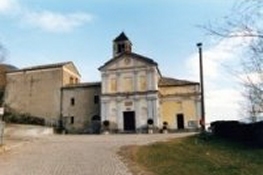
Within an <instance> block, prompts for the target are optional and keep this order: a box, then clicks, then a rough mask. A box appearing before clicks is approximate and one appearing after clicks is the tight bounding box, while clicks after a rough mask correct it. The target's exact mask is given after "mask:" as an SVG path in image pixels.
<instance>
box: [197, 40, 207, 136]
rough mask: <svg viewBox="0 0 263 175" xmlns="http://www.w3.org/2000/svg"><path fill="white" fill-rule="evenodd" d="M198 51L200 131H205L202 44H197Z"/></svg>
mask: <svg viewBox="0 0 263 175" xmlns="http://www.w3.org/2000/svg"><path fill="white" fill-rule="evenodd" d="M196 46H197V47H198V51H199V70H200V84H201V120H200V124H201V129H202V131H205V100H204V78H203V58H202V57H203V56H202V43H197V44H196Z"/></svg>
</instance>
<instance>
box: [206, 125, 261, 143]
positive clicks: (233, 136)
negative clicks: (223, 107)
mask: <svg viewBox="0 0 263 175" xmlns="http://www.w3.org/2000/svg"><path fill="white" fill-rule="evenodd" d="M211 129H212V133H213V135H215V136H218V137H222V138H226V139H230V140H235V141H239V142H243V143H249V144H250V145H254V146H263V137H262V135H263V121H262V122H257V123H250V124H245V123H240V122H238V121H216V122H213V123H211Z"/></svg>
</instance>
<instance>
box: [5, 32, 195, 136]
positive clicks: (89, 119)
mask: <svg viewBox="0 0 263 175" xmlns="http://www.w3.org/2000/svg"><path fill="white" fill-rule="evenodd" d="M112 52H113V53H112V55H113V56H112V58H111V59H109V60H108V61H106V62H105V63H104V64H102V66H101V67H99V68H98V69H99V71H100V73H101V81H100V82H85V83H82V82H80V78H81V76H80V73H79V72H78V70H77V68H76V67H75V66H74V64H73V63H72V62H65V63H57V64H50V65H42V66H34V67H30V68H25V69H17V70H12V71H9V72H7V73H6V86H5V95H4V104H5V106H6V108H7V109H8V110H9V111H10V112H12V113H16V114H28V115H32V116H36V117H40V118H44V119H45V121H46V123H47V124H51V125H57V124H58V121H62V124H63V126H64V128H65V129H66V130H67V131H68V132H77V133H80V132H88V133H98V132H100V129H101V128H100V124H101V123H102V122H103V121H105V120H108V121H109V122H110V129H111V130H112V131H116V132H141V131H143V130H144V129H145V128H146V127H147V121H148V120H149V119H151V120H153V123H154V126H155V127H156V128H162V126H163V123H164V122H166V123H168V128H169V129H171V130H177V129H196V128H199V124H198V123H199V119H200V112H199V108H200V93H199V92H200V88H199V83H197V82H191V81H187V80H179V79H175V78H170V77H166V76H163V75H162V74H161V71H160V70H159V68H158V63H157V62H155V61H154V60H153V59H152V58H148V57H146V56H143V55H140V54H137V53H134V52H133V51H132V43H131V41H130V40H129V39H128V37H127V36H126V35H125V34H124V33H123V32H122V33H121V34H120V35H119V36H118V37H116V38H115V39H114V40H113V43H112Z"/></svg>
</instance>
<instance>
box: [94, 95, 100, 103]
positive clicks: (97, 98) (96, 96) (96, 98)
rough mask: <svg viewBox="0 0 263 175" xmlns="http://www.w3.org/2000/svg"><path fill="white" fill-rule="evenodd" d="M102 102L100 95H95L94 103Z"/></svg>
mask: <svg viewBox="0 0 263 175" xmlns="http://www.w3.org/2000/svg"><path fill="white" fill-rule="evenodd" d="M99 102H100V97H99V96H98V95H94V104H98V103H99Z"/></svg>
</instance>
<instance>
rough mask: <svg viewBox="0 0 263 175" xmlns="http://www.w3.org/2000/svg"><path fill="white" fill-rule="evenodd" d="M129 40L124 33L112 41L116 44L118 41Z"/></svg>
mask: <svg viewBox="0 0 263 175" xmlns="http://www.w3.org/2000/svg"><path fill="white" fill-rule="evenodd" d="M127 40H129V38H128V37H127V36H126V35H125V33H124V32H121V34H120V35H119V36H117V37H116V38H115V39H114V40H113V41H114V42H118V41H127Z"/></svg>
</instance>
